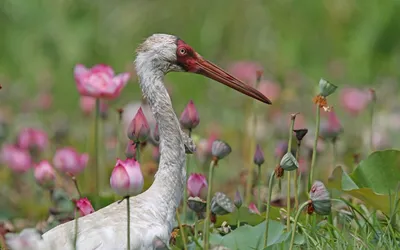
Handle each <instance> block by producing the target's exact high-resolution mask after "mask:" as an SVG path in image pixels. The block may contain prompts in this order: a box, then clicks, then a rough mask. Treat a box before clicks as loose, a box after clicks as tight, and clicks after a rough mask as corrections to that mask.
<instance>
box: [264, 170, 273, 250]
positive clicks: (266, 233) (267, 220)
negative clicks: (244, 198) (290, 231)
mask: <svg viewBox="0 0 400 250" xmlns="http://www.w3.org/2000/svg"><path fill="white" fill-rule="evenodd" d="M274 176H275V171H274V172H272V174H271V177H270V178H269V183H268V201H267V202H268V203H267V211H266V212H265V234H264V249H266V248H267V243H268V229H269V210H270V208H271V197H272V185H273V182H274Z"/></svg>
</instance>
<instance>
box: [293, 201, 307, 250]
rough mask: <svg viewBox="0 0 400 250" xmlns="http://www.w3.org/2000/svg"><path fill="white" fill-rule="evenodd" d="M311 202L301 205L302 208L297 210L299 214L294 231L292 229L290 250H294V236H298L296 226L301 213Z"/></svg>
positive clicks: (295, 220) (295, 219)
mask: <svg viewBox="0 0 400 250" xmlns="http://www.w3.org/2000/svg"><path fill="white" fill-rule="evenodd" d="M310 202H311V201H310V200H308V201H306V202H304V203H303V204H301V206H300V207H299V210H297V214H296V217H295V218H294V223H293V229H292V238H291V240H290V250H292V249H293V245H294V236H295V234H296V226H297V221H298V220H299V216H300V214H301V211H303V209H304V208H305V207H306V206H307V205H308V204H310Z"/></svg>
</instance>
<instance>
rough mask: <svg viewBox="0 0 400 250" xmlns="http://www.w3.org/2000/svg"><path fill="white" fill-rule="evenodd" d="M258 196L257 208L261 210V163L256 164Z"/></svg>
mask: <svg viewBox="0 0 400 250" xmlns="http://www.w3.org/2000/svg"><path fill="white" fill-rule="evenodd" d="M257 186H258V192H257V195H258V198H257V208H258V210H259V211H260V212H261V165H258V183H257Z"/></svg>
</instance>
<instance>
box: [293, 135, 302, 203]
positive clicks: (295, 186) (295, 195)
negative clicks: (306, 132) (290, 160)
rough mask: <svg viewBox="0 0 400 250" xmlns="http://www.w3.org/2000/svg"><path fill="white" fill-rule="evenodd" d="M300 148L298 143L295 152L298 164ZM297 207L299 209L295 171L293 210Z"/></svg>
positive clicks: (299, 142) (297, 179)
mask: <svg viewBox="0 0 400 250" xmlns="http://www.w3.org/2000/svg"><path fill="white" fill-rule="evenodd" d="M300 146H301V141H298V142H297V150H296V160H297V162H299V158H300ZM298 207H299V170H298V169H296V173H295V174H294V208H295V209H297V208H298Z"/></svg>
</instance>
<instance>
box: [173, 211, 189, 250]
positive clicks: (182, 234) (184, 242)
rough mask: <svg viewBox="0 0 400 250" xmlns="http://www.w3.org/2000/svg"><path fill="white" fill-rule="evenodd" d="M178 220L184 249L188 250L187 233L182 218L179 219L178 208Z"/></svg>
mask: <svg viewBox="0 0 400 250" xmlns="http://www.w3.org/2000/svg"><path fill="white" fill-rule="evenodd" d="M175 214H176V220H177V221H178V226H179V231H181V238H182V243H183V249H184V250H187V249H188V248H187V243H186V237H185V232H184V231H183V225H182V222H181V218H180V217H179V211H178V208H177V209H176V213H175Z"/></svg>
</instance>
